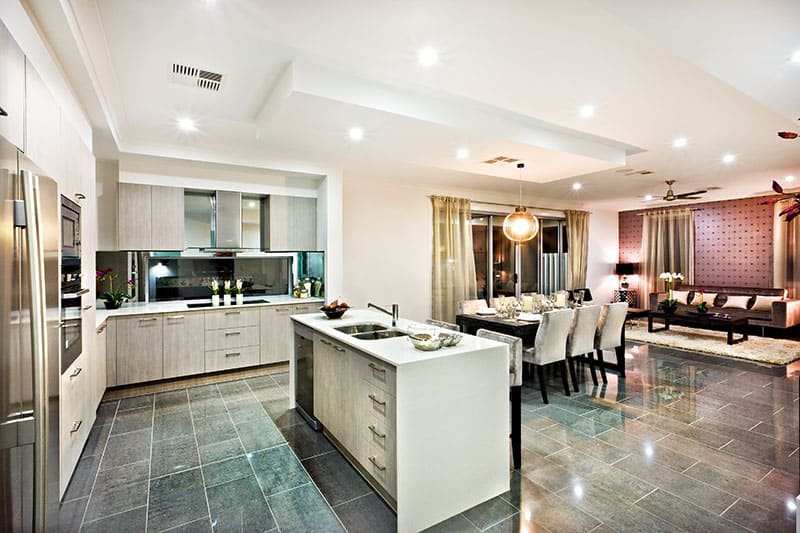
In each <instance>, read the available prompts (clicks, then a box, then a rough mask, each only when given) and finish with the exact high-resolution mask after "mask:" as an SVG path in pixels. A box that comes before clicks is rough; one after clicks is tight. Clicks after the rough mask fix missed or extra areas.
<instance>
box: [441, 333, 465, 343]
mask: <svg viewBox="0 0 800 533" xmlns="http://www.w3.org/2000/svg"><path fill="white" fill-rule="evenodd" d="M439 338H440V339H441V341H442V346H455V345H456V344H458V343H459V342H461V338H462V335H459V334H458V333H440V334H439Z"/></svg>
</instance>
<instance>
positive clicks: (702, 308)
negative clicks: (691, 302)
mask: <svg viewBox="0 0 800 533" xmlns="http://www.w3.org/2000/svg"><path fill="white" fill-rule="evenodd" d="M697 292H698V293H699V294H700V303H699V304H697V312H698V313H700V314H701V315H704V314H706V313H708V302H706V299H705V292H706V291H705V289H700V290H699V291H697Z"/></svg>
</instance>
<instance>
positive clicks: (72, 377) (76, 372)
mask: <svg viewBox="0 0 800 533" xmlns="http://www.w3.org/2000/svg"><path fill="white" fill-rule="evenodd" d="M81 372H83V369H82V368H81V367H78V368H76V369H75V372H73V373H72V374H70V375H69V379H75V378H77V377H78V374H80V373H81Z"/></svg>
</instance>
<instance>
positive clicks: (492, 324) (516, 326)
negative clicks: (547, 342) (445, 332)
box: [456, 314, 539, 348]
mask: <svg viewBox="0 0 800 533" xmlns="http://www.w3.org/2000/svg"><path fill="white" fill-rule="evenodd" d="M456 324H458V326H459V327H460V328H461V331H463V332H464V333H468V334H469V335H475V332H476V331H478V330H479V329H481V328H482V329H488V330H491V331H496V332H498V333H505V334H506V335H513V336H514V337H519V338H520V339H522V344H523V346H525V348H530V347H531V346H533V344H534V342H535V341H536V332H537V331H538V329H539V321H538V320H536V321H527V320H517V319H515V318H503V317H500V316H497V315H476V314H463V315H456Z"/></svg>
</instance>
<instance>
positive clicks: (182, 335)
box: [164, 313, 206, 378]
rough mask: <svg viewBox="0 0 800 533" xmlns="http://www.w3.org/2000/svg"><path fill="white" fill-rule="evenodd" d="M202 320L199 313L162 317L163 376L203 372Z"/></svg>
mask: <svg viewBox="0 0 800 533" xmlns="http://www.w3.org/2000/svg"><path fill="white" fill-rule="evenodd" d="M204 328H205V320H204V319H203V314H202V313H185V314H170V315H165V316H164V377H165V378H174V377H178V376H188V375H191V374H200V373H202V372H204V371H205V349H206V347H205V336H204V335H203V330H204Z"/></svg>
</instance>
